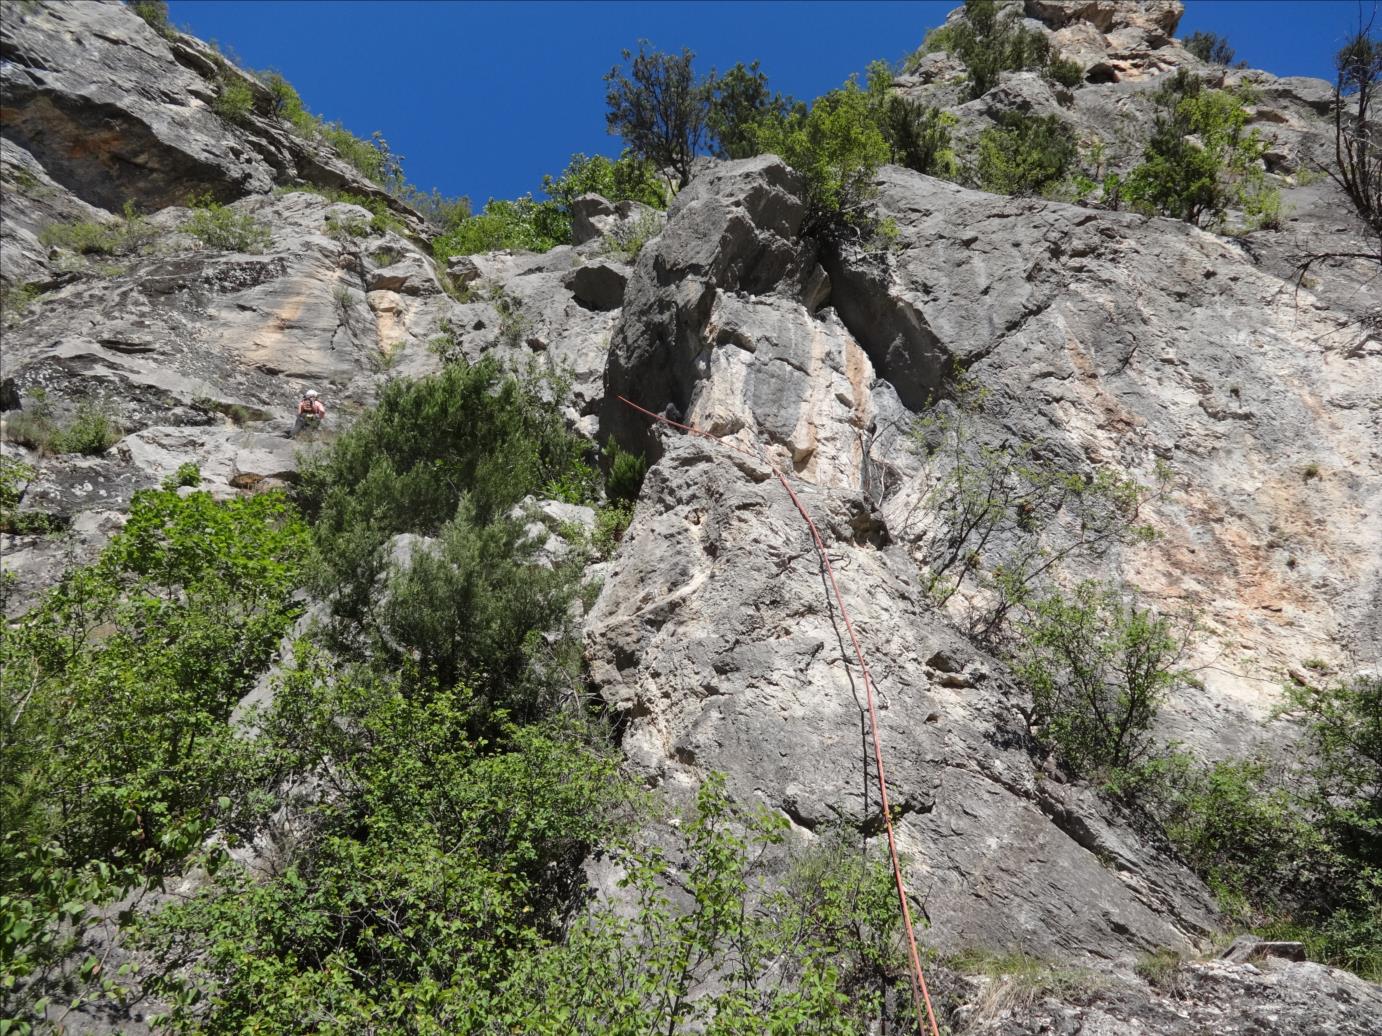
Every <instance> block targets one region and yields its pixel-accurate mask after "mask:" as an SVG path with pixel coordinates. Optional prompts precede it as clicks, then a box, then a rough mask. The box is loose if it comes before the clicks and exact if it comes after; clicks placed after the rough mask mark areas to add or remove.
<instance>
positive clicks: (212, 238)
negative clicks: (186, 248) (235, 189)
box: [183, 194, 273, 253]
mask: <svg viewBox="0 0 1382 1036" xmlns="http://www.w3.org/2000/svg"><path fill="white" fill-rule="evenodd" d="M188 207H189V208H191V209H192V217H191V218H190V219H189V220H188V221H187V222H186V223H185V224H184V225H183V229H184V230H185V231H187V233H189V234H191V235H192V236H193V237H195V238H197V240H199V241H201V242H202V244H204V245H206V246H207V247H208V248H214V249H217V250H218V251H222V252H254V253H257V252H262V251H264V250H265V249H266V248H268V247H269V246H270V245H271V244H273V231H271V230H270V229H269V225H268V224H267V223H265V222H264V221H262V220H258V219H255V218H254V217H253V216H251V215H250V214H249V213H248V212H236V211H235V210H234V209H231V208H228V207H227V206H225V205H222V204H220V203H219V202H217V201H215V200H214V199H213V198H212V197H211V196H210V195H209V194H207V195H203V196H202V197H200V198H194V199H192V200H191V201H190V202H189V203H188Z"/></svg>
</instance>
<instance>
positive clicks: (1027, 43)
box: [928, 0, 1051, 98]
mask: <svg viewBox="0 0 1382 1036" xmlns="http://www.w3.org/2000/svg"><path fill="white" fill-rule="evenodd" d="M928 40H929V37H928ZM936 46H937V47H939V48H940V49H944V50H948V51H950V52H951V53H952V54H954V55H955V56H956V57H958V58H959V59H960V60H961V61H963V62H964V63H965V68H967V69H968V70H969V96H970V98H976V97H983V96H984V94H986V93H988V92H989V91H990V90H992V89H993V88H994V87H995V86H997V85H998V77H999V75H1000V73H1003V72H1009V71H1013V72H1016V71H1022V70H1023V69H1045V68H1046V67H1047V64H1048V63H1049V61H1050V58H1051V51H1050V44H1049V43H1048V42H1047V40H1046V36H1045V34H1043V33H1042V32H1040V31H1038V30H1036V29H1028V28H1027V27H1026V26H1025V25H1023V24H1022V19H1021V18H1020V17H1013V16H1011V15H1010V14H1008V13H1006V12H1004V11H1003V9H1002V8H1000V7H999V5H998V3H997V2H996V0H965V13H964V17H963V18H962V19H960V20H958V21H956V22H954V23H953V24H951V25H947V26H945V33H944V36H943V37H942V38H941V39H939V40H937V41H936Z"/></svg>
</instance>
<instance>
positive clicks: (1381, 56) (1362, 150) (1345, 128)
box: [1328, 21, 1382, 261]
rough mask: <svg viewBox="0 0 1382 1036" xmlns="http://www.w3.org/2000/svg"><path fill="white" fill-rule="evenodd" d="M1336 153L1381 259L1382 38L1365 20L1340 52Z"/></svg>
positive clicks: (1333, 172)
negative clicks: (1379, 105) (1381, 112)
mask: <svg viewBox="0 0 1382 1036" xmlns="http://www.w3.org/2000/svg"><path fill="white" fill-rule="evenodd" d="M1335 67H1336V68H1337V69H1338V75H1337V77H1336V78H1335V80H1334V158H1335V164H1336V168H1334V169H1330V170H1328V172H1329V175H1330V176H1331V177H1332V178H1333V180H1334V182H1335V183H1337V184H1338V185H1339V186H1340V187H1341V188H1343V190H1344V193H1345V194H1347V195H1348V197H1349V200H1350V201H1352V202H1353V207H1354V208H1355V209H1357V210H1358V215H1359V216H1361V217H1362V218H1363V219H1364V220H1365V221H1366V222H1367V224H1368V226H1369V227H1370V228H1372V231H1373V233H1374V234H1376V235H1377V237H1378V239H1379V243H1378V259H1379V260H1380V261H1382V121H1379V120H1378V118H1377V113H1376V110H1375V109H1374V102H1375V100H1376V99H1377V96H1378V93H1379V83H1382V39H1380V38H1378V37H1377V36H1375V35H1374V33H1373V29H1372V23H1371V21H1369V23H1368V24H1367V25H1365V26H1360V27H1359V29H1358V31H1357V32H1356V33H1354V35H1353V38H1352V39H1350V40H1349V41H1348V43H1347V44H1346V45H1345V46H1344V48H1343V49H1342V50H1340V51H1339V53H1338V56H1337V57H1336V58H1335Z"/></svg>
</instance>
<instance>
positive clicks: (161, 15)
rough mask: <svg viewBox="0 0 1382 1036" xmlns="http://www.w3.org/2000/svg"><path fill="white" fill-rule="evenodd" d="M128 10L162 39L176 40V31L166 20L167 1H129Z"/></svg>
mask: <svg viewBox="0 0 1382 1036" xmlns="http://www.w3.org/2000/svg"><path fill="white" fill-rule="evenodd" d="M129 8H130V10H131V11H133V12H134V13H135V14H137V15H139V17H140V18H143V19H144V21H145V22H147V23H148V25H149V28H151V29H153V30H154V32H156V33H158V34H159V35H160V36H162V37H163V38H164V39H168V40H172V39H176V38H177V35H178V31H177V30H176V29H174V28H173V25H172V22H170V21H169V20H168V0H131V2H130V4H129Z"/></svg>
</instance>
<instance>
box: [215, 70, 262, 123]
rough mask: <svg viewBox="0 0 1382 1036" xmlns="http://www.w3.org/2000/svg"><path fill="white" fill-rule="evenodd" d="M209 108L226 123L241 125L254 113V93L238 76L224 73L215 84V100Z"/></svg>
mask: <svg viewBox="0 0 1382 1036" xmlns="http://www.w3.org/2000/svg"><path fill="white" fill-rule="evenodd" d="M211 108H212V110H213V111H214V112H215V113H216V114H217V115H219V116H220V117H221V118H223V119H225V120H226V122H233V123H235V124H236V125H243V124H245V123H246V122H248V121H249V117H250V116H251V115H252V114H253V113H254V91H253V90H251V89H250V85H249V84H248V83H246V82H245V81H244V80H243V79H241V78H240V77H239V76H236V75H234V74H233V73H230V72H224V73H223V74H222V76H221V78H220V80H219V81H218V82H217V85H216V100H215V101H214V102H212V105H211Z"/></svg>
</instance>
